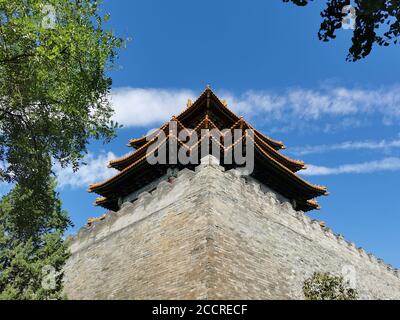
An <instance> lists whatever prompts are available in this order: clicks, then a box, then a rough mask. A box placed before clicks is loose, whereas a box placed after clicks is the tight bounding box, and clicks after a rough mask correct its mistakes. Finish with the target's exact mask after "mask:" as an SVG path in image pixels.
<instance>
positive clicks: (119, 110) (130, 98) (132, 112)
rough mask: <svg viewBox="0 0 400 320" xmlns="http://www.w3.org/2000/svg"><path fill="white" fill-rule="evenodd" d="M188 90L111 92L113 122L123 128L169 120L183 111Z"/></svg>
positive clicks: (121, 89) (192, 95) (138, 89)
mask: <svg viewBox="0 0 400 320" xmlns="http://www.w3.org/2000/svg"><path fill="white" fill-rule="evenodd" d="M194 97H195V94H194V93H193V92H192V91H190V90H185V89H182V90H173V89H171V90H167V89H140V88H119V89H116V90H113V92H112V98H111V101H112V104H113V106H114V109H115V116H114V120H115V121H117V122H118V123H120V124H123V125H124V126H125V127H133V126H148V125H152V124H156V123H162V122H164V121H167V120H169V119H171V116H172V115H175V114H178V113H179V112H181V111H182V110H184V108H185V106H186V102H187V99H189V98H191V99H193V98H194Z"/></svg>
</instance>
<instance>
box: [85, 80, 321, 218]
mask: <svg viewBox="0 0 400 320" xmlns="http://www.w3.org/2000/svg"><path fill="white" fill-rule="evenodd" d="M171 120H172V121H176V123H177V124H178V127H179V128H180V129H182V130H191V131H190V132H192V133H193V132H198V131H199V130H201V129H217V130H219V131H220V133H221V134H222V136H223V133H222V132H221V130H222V127H225V128H230V129H231V130H232V129H234V128H241V129H252V130H253V131H252V132H253V135H252V136H250V135H247V133H246V131H245V130H243V132H242V135H241V137H239V138H238V139H237V140H236V141H233V143H232V144H231V145H229V146H228V147H226V146H224V145H223V144H222V143H221V142H220V141H217V140H216V141H215V142H217V143H218V144H219V146H220V150H221V154H223V153H224V152H225V151H226V150H227V149H229V148H233V147H234V146H235V145H236V144H237V143H239V142H240V141H244V140H243V139H244V138H245V137H250V139H251V140H252V142H253V143H254V151H255V152H254V154H255V170H254V173H253V175H254V176H255V177H256V178H257V179H259V180H260V181H261V182H263V183H265V184H267V185H269V186H270V187H272V188H273V189H274V190H276V191H277V192H279V193H281V194H282V195H284V196H285V197H287V198H288V199H291V200H295V202H296V208H297V209H298V210H303V211H309V210H313V209H319V205H318V203H317V202H316V201H315V200H314V198H315V197H318V196H321V195H327V190H326V188H325V187H323V186H318V185H314V184H311V183H309V182H307V181H305V180H304V179H302V178H301V177H299V176H298V175H296V173H295V172H296V171H298V170H300V169H304V168H305V167H304V163H303V162H302V161H298V160H292V159H289V158H288V157H286V156H284V155H282V154H280V153H279V152H278V150H279V149H282V147H283V144H282V143H281V142H279V141H275V140H273V139H271V138H269V137H267V136H265V135H263V134H262V133H261V132H259V131H257V130H255V129H254V128H253V127H252V126H251V125H250V124H249V123H247V122H246V121H245V120H244V119H243V118H242V117H238V116H236V115H235V114H234V113H233V112H232V111H230V110H229V109H228V107H227V106H226V105H225V104H224V103H222V102H221V101H220V100H219V99H218V97H217V96H216V95H215V94H214V93H213V92H212V90H211V89H210V88H209V87H207V88H206V90H205V91H204V92H203V93H202V94H201V96H200V97H199V98H198V99H197V100H196V101H195V102H194V103H193V104H192V105H189V106H188V108H187V109H186V110H185V111H183V112H182V113H181V114H179V115H178V116H176V117H173V118H172V119H171ZM214 121H218V124H216V123H214ZM161 133H164V134H165V138H164V139H163V140H162V141H160V142H159V144H158V145H157V146H156V147H157V148H159V147H160V146H161V145H163V144H167V143H168V142H169V141H170V140H171V139H174V140H176V142H177V143H178V145H179V147H180V148H186V149H188V150H189V151H190V152H192V151H193V150H197V149H198V146H199V144H200V143H201V140H199V141H197V143H196V144H195V145H193V146H188V145H186V144H185V143H183V142H182V141H180V140H179V139H178V137H177V136H176V135H174V134H173V133H171V132H170V131H169V129H168V123H166V124H164V125H163V126H161V127H160V129H159V130H158V132H157V133H156V134H153V135H152V136H147V137H142V138H140V139H136V140H131V141H130V142H129V145H130V146H133V147H135V148H137V150H136V151H134V152H132V153H131V154H128V155H126V156H124V157H122V158H119V159H116V160H112V161H110V163H109V167H113V168H116V169H118V170H120V172H118V173H117V174H116V175H114V176H113V177H111V178H110V179H107V180H105V181H103V182H100V183H96V184H91V185H90V187H89V190H88V191H89V192H95V193H97V194H100V195H101V196H102V197H101V198H98V199H97V200H96V205H100V206H103V207H105V208H108V209H111V210H118V197H120V196H124V195H127V194H129V193H131V192H134V191H137V190H139V189H140V188H142V187H143V186H145V184H146V183H149V182H151V181H152V180H154V179H155V178H156V177H159V176H161V175H163V174H165V172H166V168H167V167H168V164H167V165H160V164H156V165H151V164H149V163H148V161H147V157H148V156H149V154H151V152H155V150H157V148H151V149H152V151H150V152H149V151H148V149H149V148H148V147H149V146H150V145H152V144H154V143H155V142H158V138H159V135H160V134H161ZM203 138H204V137H203ZM203 138H202V139H203ZM208 138H210V139H214V138H213V137H212V136H208ZM143 139H144V140H143ZM214 140H215V139H214ZM195 148H197V149H195ZM179 166H180V165H178V167H179ZM187 166H188V167H190V165H187Z"/></svg>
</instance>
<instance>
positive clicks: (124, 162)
mask: <svg viewBox="0 0 400 320" xmlns="http://www.w3.org/2000/svg"><path fill="white" fill-rule="evenodd" d="M205 120H206V117H205V118H204V119H203V120H202V121H200V123H199V125H198V126H197V127H196V128H195V129H194V130H196V129H199V126H200V125H202V124H203V125H204V128H206V127H205V126H206V125H205ZM177 121H178V123H179V125H180V126H181V127H182V128H183V129H187V128H186V127H185V126H184V125H183V124H182V123H181V122H180V121H179V120H177ZM241 121H243V123H244V125H246V126H247V127H248V128H249V129H250V128H251V129H252V130H253V131H254V129H253V128H252V127H251V126H250V125H249V124H248V123H247V122H246V121H244V120H242V119H241V118H239V119H238V121H237V122H236V123H235V124H234V126H235V125H236V124H237V123H239V122H241ZM209 122H210V123H211V124H212V125H213V126H214V128H216V129H218V130H220V129H219V128H218V127H217V126H216V125H215V124H214V123H213V122H212V121H211V120H209ZM200 128H201V127H200ZM165 129H166V125H164V126H162V127H161V128H160V129H159V133H161V132H164V130H165ZM220 132H221V131H220ZM158 136H159V134H157V135H155V136H154V137H153V138H152V139H151V140H148V141H147V139H146V143H145V144H144V145H142V146H141V147H140V148H138V149H137V150H136V151H134V152H133V153H131V154H128V155H126V156H124V157H121V158H119V159H115V160H111V161H110V162H109V165H108V166H109V167H112V168H115V169H117V170H120V171H121V170H123V169H125V168H126V167H127V166H129V165H130V164H131V163H132V162H133V161H135V160H136V159H138V157H139V155H140V154H141V153H142V151H143V150H144V149H146V148H147V147H148V146H149V145H150V143H152V142H153V141H154V140H156V139H157V138H158ZM254 136H255V138H256V140H257V143H259V144H261V145H262V146H263V147H264V149H266V151H267V152H268V153H269V154H270V155H271V156H272V157H273V158H274V159H275V160H277V161H279V162H280V163H282V164H283V165H284V166H286V167H287V168H289V169H290V170H291V171H292V172H297V171H299V170H303V169H305V165H304V162H303V161H299V160H293V159H290V158H289V157H286V156H285V155H282V154H280V153H279V152H278V151H277V150H275V149H274V148H272V147H271V146H270V145H269V144H268V143H266V142H265V141H264V140H263V139H262V138H261V136H260V135H259V133H257V132H256V131H254Z"/></svg>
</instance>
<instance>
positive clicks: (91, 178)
mask: <svg viewBox="0 0 400 320" xmlns="http://www.w3.org/2000/svg"><path fill="white" fill-rule="evenodd" d="M116 158H117V157H116V156H115V154H114V153H112V152H108V153H101V154H99V155H98V156H97V157H96V156H94V155H93V154H92V153H89V154H88V155H87V156H86V157H85V159H84V162H85V163H87V164H86V165H82V166H81V167H80V168H79V170H78V171H77V172H73V170H72V168H71V167H68V168H61V167H60V165H59V164H56V165H55V167H54V171H55V173H56V175H57V182H58V187H59V188H61V189H63V188H65V187H71V188H82V187H89V184H91V183H96V182H100V181H103V180H106V179H108V178H110V177H111V176H113V175H115V174H116V172H117V171H116V170H115V169H112V168H107V165H108V162H109V161H110V160H113V159H116Z"/></svg>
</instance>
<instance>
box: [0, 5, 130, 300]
mask: <svg viewBox="0 0 400 320" xmlns="http://www.w3.org/2000/svg"><path fill="white" fill-rule="evenodd" d="M108 19H109V16H108V15H101V14H100V10H99V0H0V161H1V163H2V166H1V167H0V182H1V181H6V182H10V183H13V184H14V185H15V187H14V189H13V190H12V191H11V192H10V193H9V194H8V195H7V196H5V197H4V198H3V199H2V201H1V203H0V298H11V299H57V298H60V297H61V291H62V272H61V270H62V267H63V265H64V263H65V261H66V259H67V258H68V250H67V247H66V244H65V243H64V241H63V234H64V231H65V230H66V229H67V228H68V226H70V225H71V222H70V220H69V219H68V215H67V213H66V212H65V211H63V210H62V209H61V202H60V200H59V198H58V194H57V193H56V192H55V191H54V190H55V181H54V178H53V176H54V175H53V173H52V166H53V164H54V162H56V161H58V162H59V163H60V164H61V166H63V167H65V166H68V165H72V167H73V168H74V169H78V167H79V165H80V164H81V162H82V158H83V156H84V154H85V153H86V151H87V150H86V145H87V143H88V141H89V140H90V139H92V138H95V139H102V140H104V141H105V142H107V141H109V140H110V139H111V138H112V137H113V136H114V135H115V129H116V128H117V127H118V125H117V124H116V123H114V122H113V121H112V120H111V117H112V114H113V110H112V108H111V105H110V103H109V93H110V88H111V79H110V78H109V77H108V76H107V75H106V73H107V71H108V70H110V69H111V68H112V66H113V64H114V62H115V59H116V57H117V51H118V49H119V48H121V46H123V45H124V41H123V40H122V39H121V38H118V37H116V36H115V35H114V34H113V32H112V31H109V30H106V29H104V24H105V23H106V22H107V20H108ZM46 281H49V282H50V283H47V284H46Z"/></svg>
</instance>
